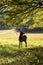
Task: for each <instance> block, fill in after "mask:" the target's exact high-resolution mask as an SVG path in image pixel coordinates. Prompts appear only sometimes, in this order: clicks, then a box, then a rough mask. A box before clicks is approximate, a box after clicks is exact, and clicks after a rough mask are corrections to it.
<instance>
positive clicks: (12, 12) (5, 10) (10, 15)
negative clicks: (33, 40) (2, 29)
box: [0, 0, 43, 27]
mask: <svg viewBox="0 0 43 65" xmlns="http://www.w3.org/2000/svg"><path fill="white" fill-rule="evenodd" d="M40 12H41V13H40ZM0 14H1V15H2V16H3V17H2V18H4V22H2V23H4V24H5V23H6V25H7V26H9V27H13V26H19V25H21V24H23V25H26V22H27V21H29V19H31V18H33V20H34V24H35V23H36V22H39V23H40V22H43V1H42V0H3V1H0ZM39 17H40V19H39ZM0 25H1V24H0ZM32 25H33V24H32ZM41 25H42V27H43V23H42V24H40V25H39V27H40V26H41ZM26 26H27V27H29V26H30V25H26ZM33 27H34V26H33ZM35 27H37V26H35Z"/></svg>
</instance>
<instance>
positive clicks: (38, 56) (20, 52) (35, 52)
mask: <svg viewBox="0 0 43 65" xmlns="http://www.w3.org/2000/svg"><path fill="white" fill-rule="evenodd" d="M14 46H15V47H17V46H18V45H17V46H16V45H11V46H9V45H8V46H7V45H6V46H2V45H0V62H1V59H3V60H5V62H3V61H2V62H1V65H43V47H36V48H22V49H19V48H18V49H16V48H14Z"/></svg>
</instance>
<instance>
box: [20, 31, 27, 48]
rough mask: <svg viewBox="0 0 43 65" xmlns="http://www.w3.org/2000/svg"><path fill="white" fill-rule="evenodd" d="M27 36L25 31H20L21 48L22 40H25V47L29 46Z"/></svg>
mask: <svg viewBox="0 0 43 65" xmlns="http://www.w3.org/2000/svg"><path fill="white" fill-rule="evenodd" d="M26 40H27V36H26V35H24V33H23V32H20V35H19V48H20V47H21V48H22V42H25V47H27V41H26Z"/></svg>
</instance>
